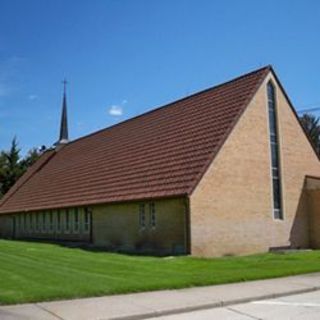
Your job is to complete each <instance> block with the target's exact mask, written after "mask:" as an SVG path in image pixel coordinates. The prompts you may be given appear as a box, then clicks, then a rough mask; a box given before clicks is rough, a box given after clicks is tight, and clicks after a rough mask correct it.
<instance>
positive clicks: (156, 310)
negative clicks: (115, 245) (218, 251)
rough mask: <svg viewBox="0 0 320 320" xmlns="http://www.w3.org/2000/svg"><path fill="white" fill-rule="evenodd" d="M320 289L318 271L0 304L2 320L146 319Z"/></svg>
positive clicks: (0, 317) (319, 274)
mask: <svg viewBox="0 0 320 320" xmlns="http://www.w3.org/2000/svg"><path fill="white" fill-rule="evenodd" d="M315 290H320V273H312V274H306V275H300V276H292V277H285V278H278V279H270V280H258V281H251V282H243V283H234V284H226V285H217V286H210V287H198V288H189V289H181V290H164V291H154V292H145V293H135V294H126V295H116V296H106V297H100V298H85V299H76V300H67V301H55V302H43V303H36V304H24V305H15V306H3V307H0V319H1V320H29V319H30V320H57V319H60V320H107V319H114V320H115V319H119V320H120V319H121V320H124V319H128V320H129V319H131V320H134V319H147V318H149V317H155V316H160V315H168V314H176V313H181V312H188V311H192V310H200V309H206V308H212V307H221V306H225V305H232V304H238V303H244V302H249V301H252V300H259V299H269V298H275V297H280V296H285V295H291V294H297V293H304V292H311V291H315Z"/></svg>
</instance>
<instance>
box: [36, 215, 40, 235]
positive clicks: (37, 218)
mask: <svg viewBox="0 0 320 320" xmlns="http://www.w3.org/2000/svg"><path fill="white" fill-rule="evenodd" d="M36 229H37V231H38V232H39V231H40V213H39V212H37V213H36Z"/></svg>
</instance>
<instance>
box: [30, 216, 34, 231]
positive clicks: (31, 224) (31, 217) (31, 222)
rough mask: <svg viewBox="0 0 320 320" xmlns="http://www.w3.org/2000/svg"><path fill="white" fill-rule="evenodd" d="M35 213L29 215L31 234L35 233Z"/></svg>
mask: <svg viewBox="0 0 320 320" xmlns="http://www.w3.org/2000/svg"><path fill="white" fill-rule="evenodd" d="M33 220H34V219H33V213H30V215H29V229H30V232H33V230H34V228H33Z"/></svg>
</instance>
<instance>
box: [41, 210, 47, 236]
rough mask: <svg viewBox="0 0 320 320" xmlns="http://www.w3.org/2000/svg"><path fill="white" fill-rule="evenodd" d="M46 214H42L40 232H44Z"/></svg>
mask: <svg viewBox="0 0 320 320" xmlns="http://www.w3.org/2000/svg"><path fill="white" fill-rule="evenodd" d="M46 215H47V214H46V212H45V211H44V212H42V232H46V229H47V225H46Z"/></svg>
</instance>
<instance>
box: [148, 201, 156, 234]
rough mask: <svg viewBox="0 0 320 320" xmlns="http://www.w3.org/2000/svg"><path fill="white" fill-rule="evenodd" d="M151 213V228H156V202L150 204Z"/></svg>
mask: <svg viewBox="0 0 320 320" xmlns="http://www.w3.org/2000/svg"><path fill="white" fill-rule="evenodd" d="M149 212H150V227H151V228H155V227H156V207H155V204H154V202H151V203H150V204H149Z"/></svg>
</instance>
